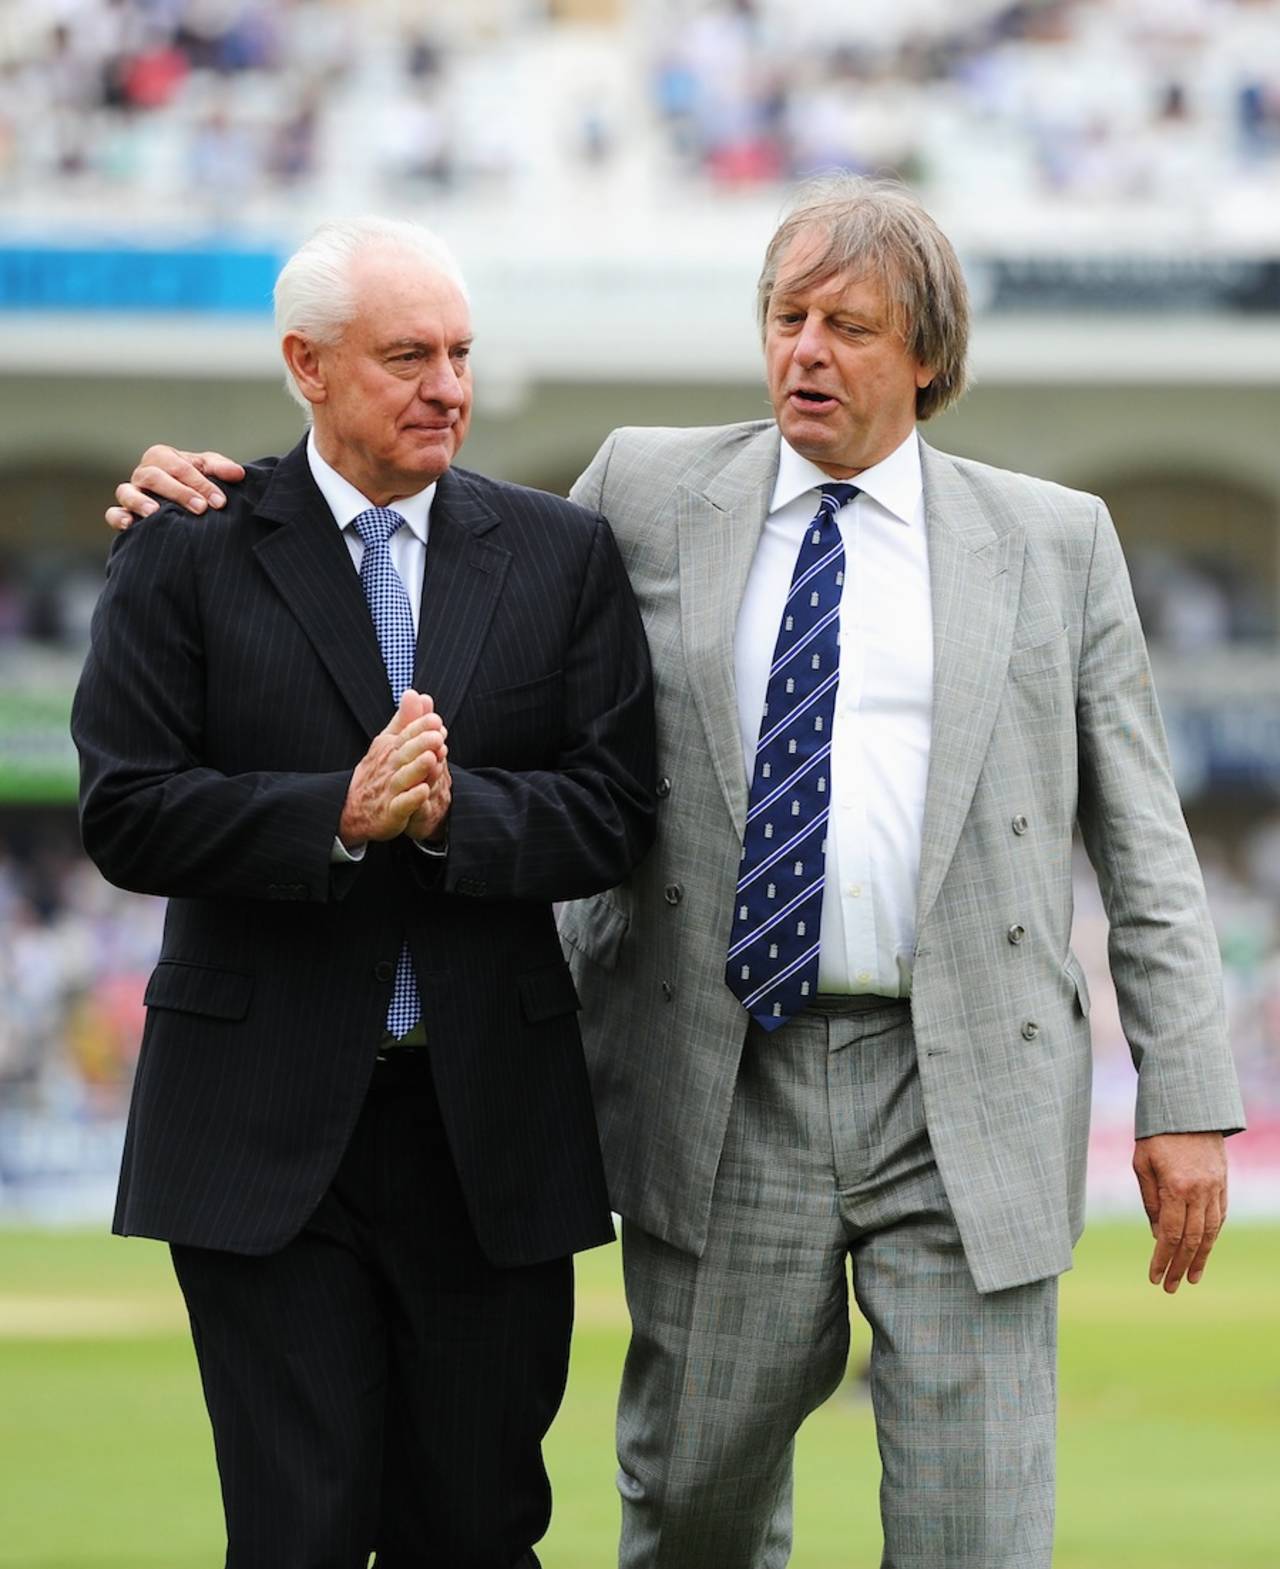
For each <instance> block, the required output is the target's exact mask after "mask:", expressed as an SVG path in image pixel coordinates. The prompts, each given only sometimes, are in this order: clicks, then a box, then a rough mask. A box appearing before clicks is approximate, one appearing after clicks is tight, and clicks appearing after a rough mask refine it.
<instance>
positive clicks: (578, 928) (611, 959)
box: [558, 896, 631, 970]
mask: <svg viewBox="0 0 1280 1569" xmlns="http://www.w3.org/2000/svg"><path fill="white" fill-rule="evenodd" d="M558 924H559V928H560V937H561V940H562V941H564V942H567V943H568V944H569V946H570V947H571V948H576V949H577V950H578V952H579V953H581V954H584V955H585V956H586V957H587V958H588V959H590V960H591V961H592V962H593V963H594V964H598V965H599V966H600V968H601V969H602V970H612V969H613V968H614V967H615V965H616V964H617V962H618V955H619V953H621V951H622V940H623V938H624V937H625V936H626V935H627V931H628V929H629V928H630V926H631V919H630V917H629V916H628V915H627V914H626V912H625V911H624V910H620V909H618V907H617V905H615V904H611V903H610V902H609V901H608V900H606V899H604V898H602V897H599V896H597V897H596V898H594V899H575V900H574V901H573V902H572V903H571V904H562V905H561V906H560V912H559V922H558Z"/></svg>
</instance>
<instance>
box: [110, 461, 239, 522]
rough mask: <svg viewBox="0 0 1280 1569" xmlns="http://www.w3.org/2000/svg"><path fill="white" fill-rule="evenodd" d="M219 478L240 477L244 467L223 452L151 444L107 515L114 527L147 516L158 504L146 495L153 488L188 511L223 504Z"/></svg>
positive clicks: (157, 493)
mask: <svg viewBox="0 0 1280 1569" xmlns="http://www.w3.org/2000/svg"><path fill="white" fill-rule="evenodd" d="M210 475H212V476H213V477H214V478H216V479H225V480H241V479H243V478H244V469H243V468H242V467H241V466H240V464H239V463H237V462H235V461H234V460H233V459H232V458H227V457H224V456H223V455H222V453H221V452H180V451H179V450H178V449H177V448H176V447H164V446H157V447H148V448H147V450H146V451H145V452H144V453H143V454H142V457H141V458H140V459H139V460H138V466H137V468H135V469H134V471H133V473H132V474H131V475H130V477H129V479H128V480H126V481H125V483H124V484H123V485H117V486H116V500H117V501H118V502H119V506H115V507H108V508H107V510H106V513H105V514H104V516H105V517H106V520H107V522H108V523H109V524H110V526H111V527H112V528H113V529H116V530H117V531H119V530H120V529H126V528H128V527H129V525H130V523H132V522H133V520H134V519H135V518H145V517H148V516H149V515H150V514H151V513H152V512H154V511H155V510H156V507H157V506H158V503H157V502H156V501H155V500H154V499H153V498H152V496H148V495H146V494H144V492H146V491H153V492H154V494H155V495H157V496H163V497H164V499H165V500H166V501H176V502H177V503H178V504H179V506H183V507H185V508H186V509H187V511H188V512H196V513H199V512H204V511H205V510H206V509H207V508H208V507H220V506H222V505H223V503H224V502H225V501H226V497H225V496H224V495H223V494H222V492H221V491H220V490H219V489H218V487H217V486H216V485H215V484H214V483H213V479H211V478H210V477H209V476H210Z"/></svg>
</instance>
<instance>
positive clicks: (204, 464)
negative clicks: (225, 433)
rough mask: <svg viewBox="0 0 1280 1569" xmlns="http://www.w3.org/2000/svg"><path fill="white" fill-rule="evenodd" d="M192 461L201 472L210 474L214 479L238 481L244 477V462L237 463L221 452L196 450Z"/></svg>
mask: <svg viewBox="0 0 1280 1569" xmlns="http://www.w3.org/2000/svg"><path fill="white" fill-rule="evenodd" d="M192 462H193V463H194V464H195V466H196V467H197V468H198V469H200V470H201V471H202V472H203V473H205V474H212V475H213V477H214V478H215V479H225V480H227V481H229V482H231V483H238V482H239V481H240V480H242V479H243V478H244V464H243V463H237V462H236V460H235V459H234V458H229V457H227V456H226V454H225V453H222V452H197V453H196V454H195V456H194V457H193V458H192Z"/></svg>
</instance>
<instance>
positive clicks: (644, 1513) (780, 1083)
mask: <svg viewBox="0 0 1280 1569" xmlns="http://www.w3.org/2000/svg"><path fill="white" fill-rule="evenodd" d="M762 1150H767V1151H768V1159H767V1160H762V1159H761V1151H762ZM712 1217H713V1219H712V1229H711V1232H710V1234H709V1236H708V1239H707V1246H706V1248H705V1249H704V1250H703V1253H702V1256H701V1258H696V1257H695V1256H694V1255H693V1254H691V1253H686V1252H683V1251H681V1250H680V1249H677V1248H673V1247H671V1246H669V1245H668V1244H667V1243H664V1242H661V1241H659V1240H658V1239H657V1238H654V1237H650V1236H648V1235H647V1234H645V1233H644V1232H642V1231H640V1230H639V1229H638V1228H635V1227H632V1226H630V1225H627V1227H626V1229H625V1230H624V1232H623V1252H624V1258H625V1262H626V1276H627V1300H628V1305H629V1307H630V1310H631V1316H632V1322H633V1328H634V1334H633V1339H632V1344H631V1349H630V1351H629V1353H628V1358H627V1366H626V1370H625V1372H624V1375H623V1391H622V1401H621V1405H620V1410H619V1427H618V1456H619V1464H620V1466H621V1473H620V1478H619V1487H620V1489H621V1492H622V1496H623V1499H624V1501H625V1508H624V1513H623V1541H622V1555H621V1564H622V1569H746V1566H749V1565H750V1566H756V1569H783V1566H784V1565H785V1564H786V1562H787V1560H788V1557H789V1554H790V1548H791V1452H792V1441H793V1439H794V1437H795V1434H796V1430H797V1429H798V1428H799V1426H800V1423H801V1422H802V1421H803V1419H804V1417H805V1416H807V1415H808V1413H809V1412H810V1411H811V1410H813V1409H814V1408H815V1407H816V1406H818V1405H820V1404H821V1403H822V1401H824V1400H825V1399H826V1398H827V1397H828V1396H829V1395H830V1394H832V1393H833V1391H834V1390H835V1389H836V1387H837V1386H838V1384H839V1383H840V1381H841V1379H842V1377H843V1375H844V1371H845V1362H846V1359H847V1355H848V1349H849V1304H848V1300H847V1296H848V1285H847V1274H846V1261H848V1264H850V1265H851V1267H852V1278H853V1288H854V1291H855V1293H856V1294H857V1299H858V1306H859V1307H860V1309H861V1311H862V1312H863V1313H864V1314H865V1315H866V1317H867V1318H868V1319H869V1320H870V1322H871V1325H872V1328H873V1333H874V1342H873V1353H872V1359H871V1365H870V1370H869V1383H870V1392H871V1398H872V1401H873V1403H874V1406H875V1412H876V1434H877V1439H878V1442H879V1445H880V1452H881V1457H882V1461H883V1467H884V1474H883V1484H882V1488H881V1508H882V1516H883V1520H884V1528H885V1546H884V1558H883V1561H882V1562H883V1569H943V1566H945V1569H1033V1566H1035V1569H1047V1565H1048V1563H1049V1556H1050V1549H1051V1543H1052V1533H1053V1448H1054V1411H1055V1369H1054V1363H1055V1329H1056V1312H1055V1307H1056V1300H1057V1281H1056V1280H1054V1279H1049V1280H1044V1281H1036V1282H1033V1283H1032V1284H1030V1285H1025V1286H1016V1287H1014V1288H1013V1289H1012V1290H1009V1291H997V1292H991V1293H988V1294H986V1295H983V1294H980V1293H979V1292H978V1291H977V1290H976V1288H975V1286H974V1283H973V1278H972V1276H971V1274H970V1272H969V1270H968V1267H967V1266H966V1264H965V1259H964V1252H963V1249H962V1248H961V1246H960V1240H959V1237H958V1234H957V1232H956V1227H955V1222H954V1219H953V1218H952V1215H951V1211H950V1207H949V1205H948V1203H947V1198H946V1194H945V1192H944V1191H943V1187H942V1183H941V1181H940V1180H939V1177H938V1172H937V1167H936V1165H935V1164H934V1161H933V1159H932V1154H931V1151H930V1148H929V1138H928V1133H927V1131H926V1128H925V1114H924V1105H923V1101H922V1098H921V1092H920V1075H919V1071H918V1068H917V1064H916V1053H915V1043H914V1041H913V1039H912V1033H911V1023H910V1015H909V1011H908V1008H907V1007H906V1005H905V1004H902V1003H897V1002H894V1003H890V1004H889V1005H888V1006H887V1007H886V1008H883V1009H879V1010H876V1011H873V1012H868V1013H864V1014H857V1015H851V1016H846V1017H836V1018H830V1019H827V1018H820V1017H815V1016H813V1015H801V1016H800V1017H799V1018H797V1019H795V1020H793V1021H792V1022H791V1023H790V1024H789V1025H788V1026H787V1027H786V1028H785V1029H781V1030H778V1031H776V1032H774V1033H772V1034H769V1035H766V1034H765V1032H764V1031H763V1030H761V1029H760V1028H759V1026H757V1025H753V1026H751V1028H750V1030H749V1033H748V1037H747V1043H746V1047H745V1049H744V1052H743V1061H742V1069H741V1073H740V1075H739V1079H738V1087H737V1093H736V1095H735V1097H734V1103H733V1110H732V1112H731V1114H730V1118H729V1126H728V1129H727V1132H726V1137H725V1144H724V1153H723V1156H722V1159H721V1163H720V1170H719V1172H718V1174H717V1177H716V1197H715V1202H714V1204H713V1206H712ZM943 1434H944V1435H945V1440H944V1441H943V1442H939V1437H940V1435H943Z"/></svg>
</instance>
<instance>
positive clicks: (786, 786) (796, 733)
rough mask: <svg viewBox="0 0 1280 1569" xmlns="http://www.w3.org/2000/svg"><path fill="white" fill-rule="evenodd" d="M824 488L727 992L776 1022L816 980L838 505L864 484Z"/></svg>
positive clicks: (768, 734) (832, 703)
mask: <svg viewBox="0 0 1280 1569" xmlns="http://www.w3.org/2000/svg"><path fill="white" fill-rule="evenodd" d="M820 494H821V496H822V501H821V503H820V505H819V507H818V515H817V516H816V517H815V518H814V520H813V522H812V523H810V524H809V525H808V527H807V528H806V529H805V533H804V540H803V542H802V544H801V546H800V550H799V552H798V553H797V555H796V565H795V571H794V572H793V573H792V574H791V591H790V593H789V594H788V595H787V602H786V605H785V607H784V609H783V612H782V625H781V626H780V627H779V629H778V641H777V643H776V645H775V646H774V650H773V664H772V666H771V668H770V670H769V685H768V687H767V688H766V691H765V700H764V717H763V718H762V720H761V721H760V740H759V743H758V745H757V747H756V766H755V773H754V775H753V777H752V780H751V794H750V796H749V798H748V801H747V831H746V834H745V835H744V837H743V843H742V866H741V869H740V871H739V874H738V892H737V896H736V899H735V906H734V916H733V929H732V933H731V936H730V942H729V959H728V963H727V964H726V966H725V980H726V981H727V982H728V985H729V990H730V991H731V992H733V994H734V996H735V997H737V998H738V999H739V1000H740V1001H741V1003H742V1006H743V1007H744V1008H745V1009H746V1010H747V1012H748V1013H749V1014H750V1015H751V1017H752V1018H753V1019H755V1020H756V1022H757V1023H758V1024H760V1025H761V1026H762V1027H763V1028H764V1029H766V1030H776V1029H777V1028H778V1026H779V1025H780V1024H785V1023H786V1022H787V1020H788V1019H789V1018H791V1017H792V1016H793V1015H794V1014H797V1013H799V1012H800V1011H801V1010H802V1009H803V1008H805V1007H806V1006H807V1005H808V1003H809V1001H810V999H811V998H812V997H813V996H814V994H815V993H816V992H817V989H818V928H819V925H820V923H821V919H822V888H823V884H824V882H825V880H826V854H827V817H828V815H829V803H830V795H831V767H830V761H829V759H830V755H831V725H832V720H833V719H834V717H835V711H836V684H837V683H838V681H839V679H840V593H841V590H842V588H843V586H844V541H843V540H842V539H841V538H840V530H839V528H838V527H837V525H836V514H837V513H838V512H839V510H840V508H841V507H843V506H844V505H845V503H846V502H849V501H852V500H853V498H854V496H856V495H857V494H858V487H857V486H856V485H823V486H822V487H821V491H820Z"/></svg>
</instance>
